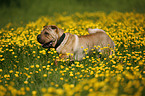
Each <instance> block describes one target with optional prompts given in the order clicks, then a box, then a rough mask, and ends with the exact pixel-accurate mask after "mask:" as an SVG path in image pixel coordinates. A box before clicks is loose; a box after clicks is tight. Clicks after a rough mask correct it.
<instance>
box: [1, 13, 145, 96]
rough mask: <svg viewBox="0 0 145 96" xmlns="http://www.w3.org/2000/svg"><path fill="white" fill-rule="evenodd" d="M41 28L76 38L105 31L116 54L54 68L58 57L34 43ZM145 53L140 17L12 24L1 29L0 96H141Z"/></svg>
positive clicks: (85, 16) (144, 24) (81, 16)
mask: <svg viewBox="0 0 145 96" xmlns="http://www.w3.org/2000/svg"><path fill="white" fill-rule="evenodd" d="M44 25H57V26H58V27H59V28H62V29H64V30H65V32H69V33H72V34H77V35H87V34H88V32H87V30H86V29H87V28H99V29H103V30H105V31H106V34H108V35H109V36H110V37H111V39H112V40H113V41H114V43H115V46H116V47H115V53H114V54H113V55H110V56H109V58H106V57H103V58H97V57H96V55H97V54H98V53H97V52H96V51H95V50H92V51H93V54H92V55H91V56H89V55H86V56H85V57H84V58H83V60H82V61H76V60H75V61H74V63H72V64H71V65H70V64H69V59H68V60H67V61H64V60H60V61H59V62H58V66H55V64H54V61H55V59H56V58H59V55H60V54H57V52H56V51H55V49H53V48H52V49H51V50H49V51H48V49H44V48H42V47H41V45H40V44H39V43H38V42H37V39H36V38H37V35H38V34H39V33H40V32H41V30H42V28H43V26H44ZM94 47H96V48H98V46H94ZM144 49H145V14H144V13H136V12H125V13H121V12H117V11H112V12H110V13H109V14H106V13H105V12H84V13H79V12H77V13H74V14H72V15H66V12H63V14H54V15H53V16H42V17H40V18H38V19H37V20H36V21H30V22H29V23H27V24H25V25H24V26H15V25H13V24H12V23H11V22H10V23H8V24H6V26H4V27H3V28H1V29H0V95H1V96H19V95H20V96H23V95H26V96H144V95H145V50H144ZM86 50H87V49H84V52H85V51H86ZM68 54H69V53H68ZM86 54H87V53H86ZM99 54H101V53H99ZM72 55H73V54H72Z"/></svg>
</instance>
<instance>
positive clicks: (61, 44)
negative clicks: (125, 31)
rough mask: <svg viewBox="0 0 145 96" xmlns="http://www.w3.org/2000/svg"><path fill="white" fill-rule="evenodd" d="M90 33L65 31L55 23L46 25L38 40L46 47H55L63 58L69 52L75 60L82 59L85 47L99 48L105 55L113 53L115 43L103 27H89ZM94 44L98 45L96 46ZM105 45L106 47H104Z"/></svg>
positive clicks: (89, 49)
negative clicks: (75, 33)
mask: <svg viewBox="0 0 145 96" xmlns="http://www.w3.org/2000/svg"><path fill="white" fill-rule="evenodd" d="M88 32H89V33H90V34H89V35H85V36H77V35H72V34H71V33H64V30H62V29H60V28H58V27H57V26H54V25H49V26H44V29H43V30H42V32H41V34H39V35H38V36H37V40H38V42H39V43H41V45H42V47H44V48H51V47H53V48H55V49H56V51H57V52H58V53H60V54H62V55H61V58H68V57H69V56H68V55H67V53H72V54H73V55H74V56H73V57H72V56H71V59H72V60H73V58H74V59H75V60H82V58H83V57H84V56H85V52H84V49H86V48H88V50H87V52H90V51H91V49H97V51H98V52H102V53H103V54H105V55H111V54H112V50H113V49H114V47H115V45H114V42H113V41H112V40H111V38H110V37H109V36H108V35H107V34H106V33H105V31H103V30H101V29H91V28H89V29H88ZM94 46H96V47H98V48H95V47H94ZM103 47H105V48H103Z"/></svg>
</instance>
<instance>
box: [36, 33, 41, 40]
mask: <svg viewBox="0 0 145 96" xmlns="http://www.w3.org/2000/svg"><path fill="white" fill-rule="evenodd" d="M40 38H41V34H39V35H38V36H37V41H38V42H39V40H40Z"/></svg>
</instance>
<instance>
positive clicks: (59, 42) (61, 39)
mask: <svg viewBox="0 0 145 96" xmlns="http://www.w3.org/2000/svg"><path fill="white" fill-rule="evenodd" d="M64 38H65V33H63V34H62V36H61V37H60V39H59V40H58V41H57V43H56V45H55V47H54V48H55V49H56V48H57V47H58V46H59V45H60V44H61V43H62V41H63V40H64Z"/></svg>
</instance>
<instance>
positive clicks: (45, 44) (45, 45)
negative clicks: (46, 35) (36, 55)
mask: <svg viewBox="0 0 145 96" xmlns="http://www.w3.org/2000/svg"><path fill="white" fill-rule="evenodd" d="M37 41H38V42H39V43H40V44H41V46H42V47H43V48H51V47H52V42H53V41H50V42H47V43H43V42H41V34H39V35H38V36H37Z"/></svg>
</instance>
